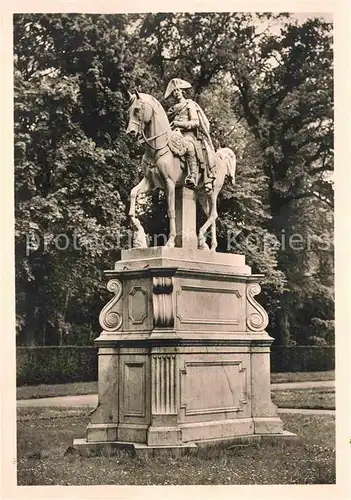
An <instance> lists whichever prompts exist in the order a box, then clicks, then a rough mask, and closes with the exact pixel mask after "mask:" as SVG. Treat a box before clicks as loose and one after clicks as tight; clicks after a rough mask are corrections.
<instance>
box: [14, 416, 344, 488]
mask: <svg viewBox="0 0 351 500" xmlns="http://www.w3.org/2000/svg"><path fill="white" fill-rule="evenodd" d="M282 419H283V422H284V427H285V429H286V430H289V431H291V432H295V433H296V434H298V436H299V437H298V439H296V440H293V441H283V440H281V441H277V440H275V441H270V442H265V443H262V444H255V445H252V446H247V447H233V448H230V447H229V446H230V445H227V446H225V447H223V446H222V447H212V448H207V449H206V448H205V449H200V450H199V451H198V454H197V455H187V456H183V457H181V458H172V457H171V456H168V455H167V454H166V455H164V456H162V457H153V458H142V457H133V456H131V455H128V454H127V453H126V452H118V453H117V454H116V455H113V456H100V457H90V458H82V457H80V456H77V455H75V454H73V455H72V454H66V455H65V454H64V453H65V451H66V450H67V448H68V447H69V446H70V445H71V444H72V440H73V438H74V437H83V436H84V434H85V428H86V426H87V424H88V422H89V411H87V410H86V409H84V410H83V409H78V408H72V409H55V408H50V409H41V408H34V409H19V410H18V428H17V439H18V457H17V459H18V469H17V470H18V484H19V485H99V484H101V485H105V484H130V485H152V484H155V485H156V484H163V485H165V484H204V485H206V484H328V483H329V484H332V483H335V422H334V417H333V416H330V415H298V414H294V415H289V414H284V415H283V416H282Z"/></svg>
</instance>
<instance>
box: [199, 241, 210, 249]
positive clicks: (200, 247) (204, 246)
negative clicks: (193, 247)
mask: <svg viewBox="0 0 351 500" xmlns="http://www.w3.org/2000/svg"><path fill="white" fill-rule="evenodd" d="M198 249H199V250H209V249H210V247H209V246H208V245H207V243H206V242H205V241H203V242H201V243H200V242H199V244H198Z"/></svg>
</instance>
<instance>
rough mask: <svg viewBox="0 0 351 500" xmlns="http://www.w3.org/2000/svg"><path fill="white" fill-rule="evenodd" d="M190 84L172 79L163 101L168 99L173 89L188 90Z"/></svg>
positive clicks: (179, 79) (178, 79)
mask: <svg viewBox="0 0 351 500" xmlns="http://www.w3.org/2000/svg"><path fill="white" fill-rule="evenodd" d="M190 87H191V84H190V83H188V82H186V81H185V80H182V79H181V78H172V80H171V81H170V82H169V84H168V85H167V88H166V92H165V99H167V97H169V96H170V95H171V94H172V92H173V90H175V89H190Z"/></svg>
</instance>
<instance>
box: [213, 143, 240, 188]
mask: <svg viewBox="0 0 351 500" xmlns="http://www.w3.org/2000/svg"><path fill="white" fill-rule="evenodd" d="M216 156H217V157H218V158H219V160H220V161H221V162H222V163H223V165H225V168H226V174H227V175H228V177H229V178H230V179H231V182H232V184H233V185H235V173H236V156H235V153H234V151H233V150H232V149H230V148H220V149H217V151H216Z"/></svg>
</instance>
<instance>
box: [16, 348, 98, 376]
mask: <svg viewBox="0 0 351 500" xmlns="http://www.w3.org/2000/svg"><path fill="white" fill-rule="evenodd" d="M16 358H17V367H16V373H17V385H35V384H60V383H61V384H63V383H65V382H90V381H94V380H97V349H96V347H93V346H91V347H90V346H89V347H88V346H62V347H56V346H55V347H51V346H50V347H17V352H16Z"/></svg>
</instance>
